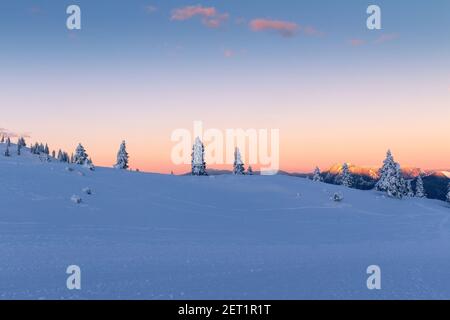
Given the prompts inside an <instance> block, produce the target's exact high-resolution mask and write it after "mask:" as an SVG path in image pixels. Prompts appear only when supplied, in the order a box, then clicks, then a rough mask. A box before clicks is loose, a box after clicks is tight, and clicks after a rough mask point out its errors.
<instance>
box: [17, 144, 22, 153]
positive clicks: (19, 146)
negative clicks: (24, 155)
mask: <svg viewBox="0 0 450 320" xmlns="http://www.w3.org/2000/svg"><path fill="white" fill-rule="evenodd" d="M21 149H22V144H20V143H18V144H17V155H18V156H20V153H21V151H20V150H21Z"/></svg>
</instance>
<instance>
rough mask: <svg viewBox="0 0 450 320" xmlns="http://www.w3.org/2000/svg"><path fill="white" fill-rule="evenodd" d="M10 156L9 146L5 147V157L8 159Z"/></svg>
mask: <svg viewBox="0 0 450 320" xmlns="http://www.w3.org/2000/svg"><path fill="white" fill-rule="evenodd" d="M10 156H11V154H10V153H9V146H8V145H7V146H6V150H5V157H10Z"/></svg>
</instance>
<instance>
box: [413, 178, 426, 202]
mask: <svg viewBox="0 0 450 320" xmlns="http://www.w3.org/2000/svg"><path fill="white" fill-rule="evenodd" d="M426 196H427V195H426V193H425V189H424V186H423V180H422V176H421V175H420V174H419V176H418V177H417V180H416V197H417V198H426Z"/></svg>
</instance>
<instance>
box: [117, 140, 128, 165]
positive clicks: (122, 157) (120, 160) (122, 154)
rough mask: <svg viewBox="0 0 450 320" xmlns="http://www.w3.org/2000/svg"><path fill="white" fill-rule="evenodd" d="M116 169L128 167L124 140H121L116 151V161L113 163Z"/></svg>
mask: <svg viewBox="0 0 450 320" xmlns="http://www.w3.org/2000/svg"><path fill="white" fill-rule="evenodd" d="M114 168H116V169H124V170H126V169H128V152H127V146H126V143H125V141H122V144H121V145H120V148H119V151H118V152H117V162H116V164H115V165H114Z"/></svg>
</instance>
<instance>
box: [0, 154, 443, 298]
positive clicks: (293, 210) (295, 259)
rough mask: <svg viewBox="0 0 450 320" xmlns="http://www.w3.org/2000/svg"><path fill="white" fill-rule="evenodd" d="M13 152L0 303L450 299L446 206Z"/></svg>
mask: <svg viewBox="0 0 450 320" xmlns="http://www.w3.org/2000/svg"><path fill="white" fill-rule="evenodd" d="M11 151H12V153H13V156H12V157H10V158H7V157H4V156H3V152H4V145H0V298H3V299H11V298H25V299H40V298H46V299H61V298H63V299H78V298H82V299H87V298H93V299H98V298H113V299H119V298H135V299H141V298H142V299H193V298H204V299H216V298H225V299H299V298H304V299H312V298H327V299H344V298H346V299H347V298H350V299H352V298H353V299H361V298H368V299H380V298H389V299H390V298H407V299H413V298H438V299H450V207H449V206H448V205H447V204H445V203H444V202H441V201H435V200H427V199H408V200H394V199H389V198H386V197H384V196H383V195H382V194H380V193H376V192H373V191H359V190H352V189H346V188H343V187H339V186H334V185H327V184H322V183H314V182H312V181H309V180H306V179H303V178H296V177H289V176H272V177H267V176H231V175H223V176H213V177H190V176H164V175H156V174H144V173H136V172H123V171H117V170H113V169H106V168H97V170H96V171H95V172H91V171H87V170H86V169H82V168H80V167H78V166H72V167H73V168H74V169H75V170H74V171H68V170H66V167H67V165H63V164H59V163H43V162H41V161H40V160H39V159H38V158H37V157H36V156H31V155H30V154H29V153H28V152H27V151H25V150H23V154H22V156H16V155H14V151H15V148H14V147H13V148H11ZM86 187H88V188H90V189H91V190H92V195H87V194H86V193H84V192H83V191H82V190H83V189H84V188H86ZM336 191H340V192H342V193H343V195H344V197H345V198H344V200H343V201H342V202H340V203H336V202H333V201H331V200H330V197H331V195H332V194H333V193H334V192H336ZM73 195H78V196H79V197H81V198H82V202H81V203H80V204H76V203H74V202H72V201H71V197H72V196H73ZM374 264H375V265H379V266H380V267H381V271H382V289H381V290H374V291H370V290H368V289H367V287H366V280H367V277H368V275H367V274H366V268H367V267H368V266H369V265H374ZM69 265H78V266H80V268H81V272H82V278H81V279H82V280H81V282H82V289H81V290H80V291H77V290H75V291H69V290H68V289H67V288H66V278H67V276H68V275H67V274H66V273H65V271H66V268H67V266H69Z"/></svg>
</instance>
